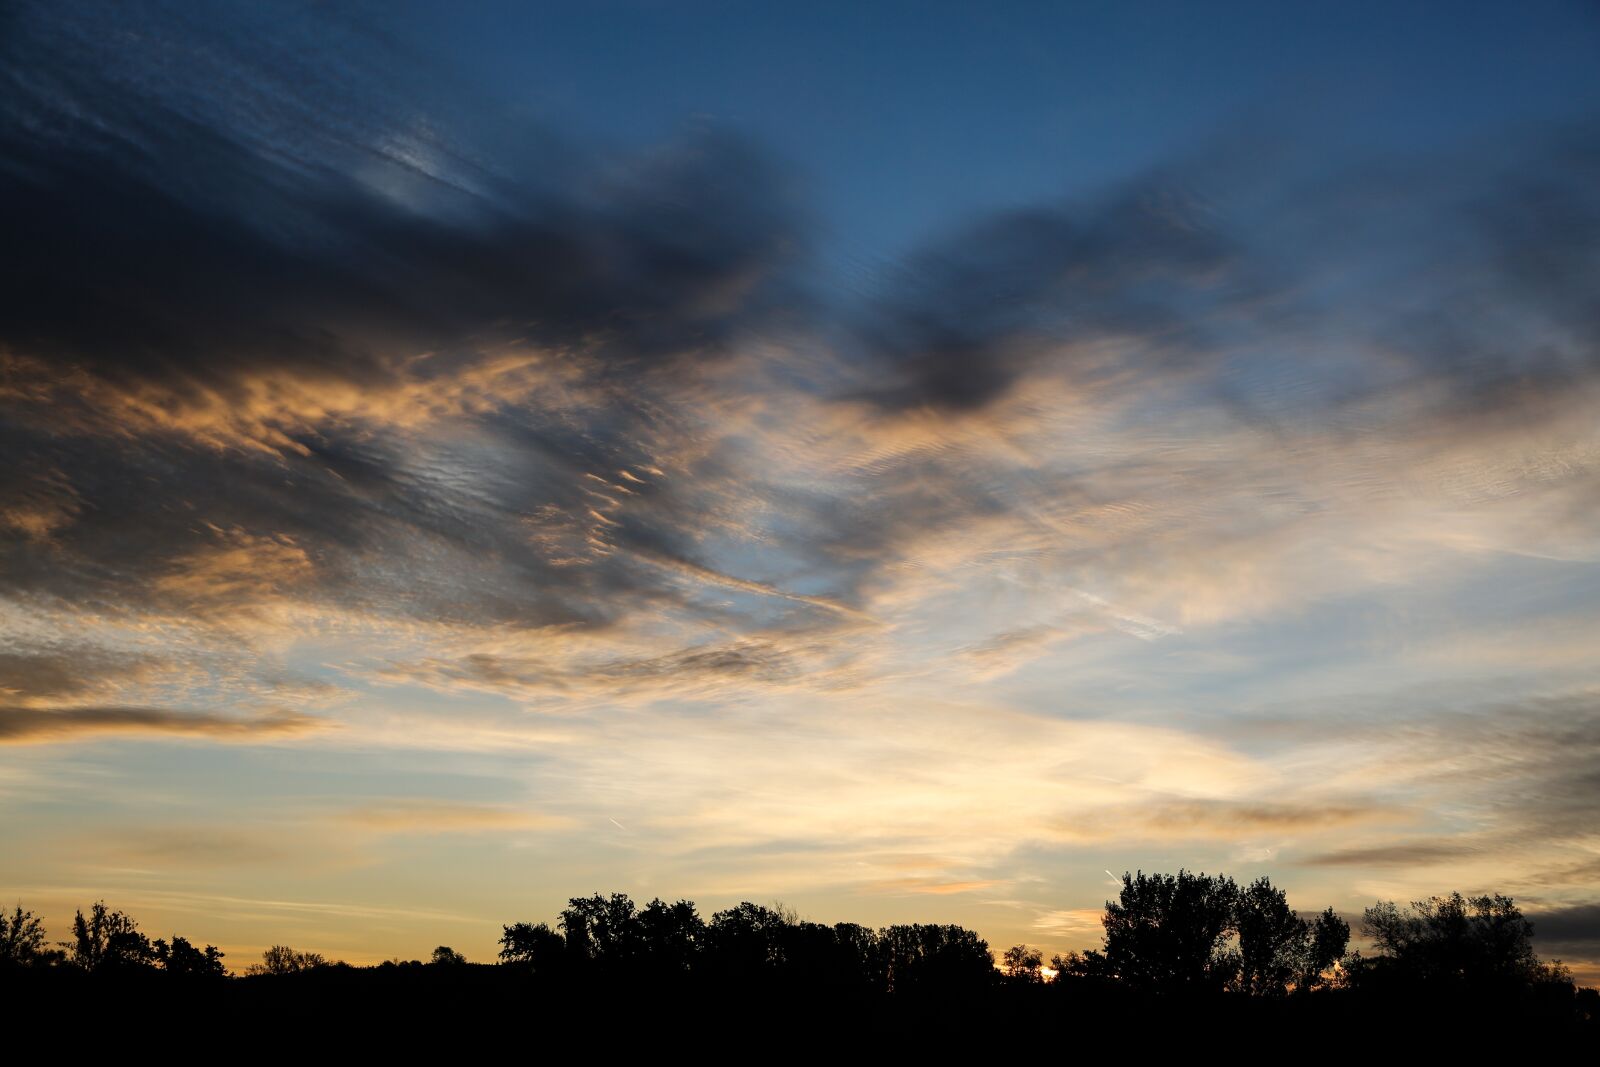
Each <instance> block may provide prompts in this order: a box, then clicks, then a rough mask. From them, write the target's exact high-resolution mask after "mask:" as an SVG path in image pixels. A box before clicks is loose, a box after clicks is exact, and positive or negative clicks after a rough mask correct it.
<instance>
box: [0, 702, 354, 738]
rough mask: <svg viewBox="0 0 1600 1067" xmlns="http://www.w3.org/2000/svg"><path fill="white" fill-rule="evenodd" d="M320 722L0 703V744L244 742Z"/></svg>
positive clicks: (292, 716) (296, 732)
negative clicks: (141, 739)
mask: <svg viewBox="0 0 1600 1067" xmlns="http://www.w3.org/2000/svg"><path fill="white" fill-rule="evenodd" d="M324 725H325V724H324V723H322V722H321V721H319V720H317V719H314V718H312V717H310V716H306V715H300V714H297V713H294V712H276V713H267V714H263V715H257V716H253V717H249V718H237V717H230V716H225V715H219V714H213V713H209V712H184V711H173V710H170V709H167V708H123V707H61V708H29V707H0V744H8V745H16V744H41V743H50V742H58V741H72V740H80V739H84V738H89V737H101V736H107V735H122V734H125V735H131V736H147V737H202V738H208V739H211V740H218V741H245V742H248V741H259V740H272V739H276V738H287V737H297V736H301V735H304V734H307V733H310V732H312V731H314V730H317V729H320V728H322V727H323V726H324Z"/></svg>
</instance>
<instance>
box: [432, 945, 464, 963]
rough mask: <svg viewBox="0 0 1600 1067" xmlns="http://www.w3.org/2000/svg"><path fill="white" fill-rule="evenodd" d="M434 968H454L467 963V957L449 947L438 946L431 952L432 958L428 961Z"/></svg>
mask: <svg viewBox="0 0 1600 1067" xmlns="http://www.w3.org/2000/svg"><path fill="white" fill-rule="evenodd" d="M428 962H429V963H432V964H433V965H434V966H436V967H455V966H459V965H460V964H463V963H466V962H467V957H465V956H463V955H462V954H461V953H459V952H457V951H456V950H455V949H453V948H451V947H450V946H449V945H440V946H439V947H438V948H436V949H434V950H433V956H432V957H431V958H430V959H429V960H428Z"/></svg>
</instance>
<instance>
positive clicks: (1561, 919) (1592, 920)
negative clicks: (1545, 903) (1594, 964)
mask: <svg viewBox="0 0 1600 1067" xmlns="http://www.w3.org/2000/svg"><path fill="white" fill-rule="evenodd" d="M1527 915H1528V919H1529V920H1530V921H1531V922H1532V923H1533V935H1534V937H1535V938H1536V939H1537V940H1538V942H1539V944H1540V946H1541V947H1544V946H1549V948H1545V951H1549V950H1550V948H1555V949H1557V950H1558V951H1560V950H1567V951H1573V952H1580V953H1592V952H1594V951H1595V950H1596V949H1600V903H1592V904H1573V905H1571V906H1569V907H1565V908H1554V909H1551V910H1550V911H1535V912H1529V913H1527Z"/></svg>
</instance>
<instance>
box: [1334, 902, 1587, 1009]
mask: <svg viewBox="0 0 1600 1067" xmlns="http://www.w3.org/2000/svg"><path fill="white" fill-rule="evenodd" d="M1362 926H1363V928H1364V930H1365V932H1366V934H1367V936H1368V937H1370V938H1371V939H1372V941H1373V944H1374V946H1375V948H1376V949H1377V951H1378V953H1379V956H1378V958H1377V959H1375V960H1359V961H1357V962H1356V966H1355V967H1354V969H1353V974H1352V978H1353V980H1354V981H1356V982H1358V983H1360V982H1372V981H1374V980H1377V981H1383V980H1386V979H1388V980H1392V979H1394V978H1399V979H1401V980H1403V981H1405V982H1408V983H1412V984H1418V985H1421V986H1425V987H1432V988H1436V989H1437V988H1440V987H1451V988H1470V989H1478V990H1484V991H1487V990H1492V989H1502V990H1504V989H1513V988H1518V987H1523V988H1526V987H1530V986H1533V985H1536V984H1538V983H1541V982H1547V981H1558V982H1559V981H1563V980H1564V973H1565V972H1564V971H1563V969H1562V968H1561V967H1560V966H1559V964H1554V965H1552V964H1545V963H1542V962H1540V960H1539V958H1538V957H1537V956H1536V955H1535V954H1534V951H1533V924H1532V923H1530V922H1529V921H1528V920H1527V919H1525V918H1523V916H1522V912H1521V910H1520V909H1519V908H1518V907H1517V906H1516V904H1515V902H1514V901H1513V900H1512V899H1511V898H1510V897H1506V896H1501V895H1500V894H1498V893H1496V894H1494V895H1493V896H1477V897H1463V896H1462V895H1461V894H1460V893H1451V894H1450V895H1449V896H1447V897H1441V896H1435V897H1430V898H1429V899H1427V900H1419V901H1414V902H1413V903H1412V904H1411V905H1410V907H1408V908H1400V907H1397V906H1396V905H1395V904H1394V903H1393V902H1392V901H1383V902H1381V903H1379V904H1376V905H1374V906H1373V907H1370V908H1368V909H1367V910H1366V912H1365V914H1364V915H1363V916H1362ZM1385 972H1387V974H1386V973H1385Z"/></svg>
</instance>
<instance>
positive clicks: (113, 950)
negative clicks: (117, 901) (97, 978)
mask: <svg viewBox="0 0 1600 1067" xmlns="http://www.w3.org/2000/svg"><path fill="white" fill-rule="evenodd" d="M62 944H63V947H64V948H66V949H67V951H68V952H69V953H70V959H71V961H72V963H73V964H74V965H76V966H78V967H81V968H82V969H83V970H86V971H106V970H113V971H123V970H133V969H137V968H140V967H150V966H153V965H155V963H156V962H157V960H156V954H155V947H154V946H153V945H152V944H151V943H150V939H149V938H148V937H146V936H145V935H144V934H142V933H140V932H139V924H138V923H136V922H134V921H133V919H131V918H129V917H128V916H127V915H124V914H123V913H122V912H120V911H112V910H111V909H109V908H107V907H106V904H105V901H103V900H101V901H96V902H95V903H94V904H93V905H92V906H91V907H90V908H89V914H88V915H87V916H85V915H84V914H83V912H81V911H79V912H77V913H76V914H75V915H74V917H73V920H72V940H71V941H66V942H63V943H62Z"/></svg>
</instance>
